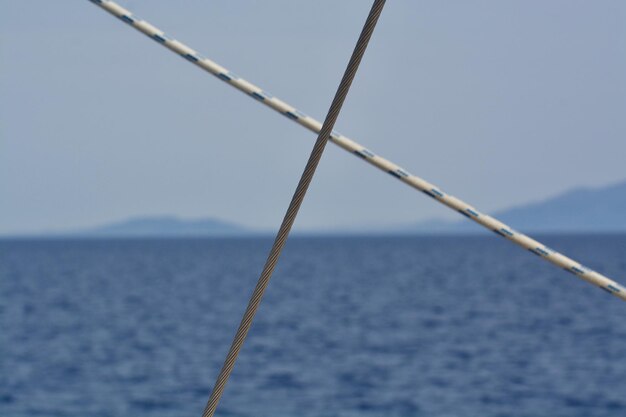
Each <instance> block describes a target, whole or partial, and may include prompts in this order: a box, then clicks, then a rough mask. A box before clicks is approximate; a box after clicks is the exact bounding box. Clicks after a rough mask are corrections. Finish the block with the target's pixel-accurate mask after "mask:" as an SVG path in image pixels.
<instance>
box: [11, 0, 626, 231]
mask: <svg viewBox="0 0 626 417" xmlns="http://www.w3.org/2000/svg"><path fill="white" fill-rule="evenodd" d="M120 4H122V5H123V6H125V7H127V8H129V9H130V10H131V11H133V12H134V13H135V14H136V15H138V16H140V17H143V18H145V19H146V20H148V21H149V22H151V23H153V24H155V25H156V26H157V27H160V28H161V29H163V30H164V31H165V32H166V33H168V34H169V35H171V36H173V37H175V38H177V39H179V40H181V41H183V42H185V43H187V44H189V45H190V46H192V47H193V48H195V49H196V50H198V51H199V52H200V53H202V54H203V55H206V56H207V57H210V58H211V59H213V60H215V61H217V62H218V63H220V64H222V65H223V66H225V67H227V68H229V69H231V70H232V71H234V72H235V73H237V74H239V75H240V76H242V77H244V78H246V79H248V80H250V81H252V82H254V83H257V84H258V85H260V86H261V87H263V88H265V89H266V90H267V91H270V92H272V93H273V94H275V95H276V96H278V97H280V98H282V99H284V100H286V101H287V102H290V103H292V104H294V105H296V106H297V107H299V108H300V109H301V110H303V111H304V112H306V113H308V114H311V115H313V116H315V117H317V118H318V119H322V118H323V116H324V115H325V113H326V110H327V107H328V105H329V103H330V100H331V98H332V95H333V94H334V91H335V88H336V86H337V84H338V82H339V79H340V76H341V73H342V71H343V69H344V67H345V64H346V62H347V59H348V57H349V54H350V52H351V51H352V47H353V45H354V43H355V41H356V38H357V36H358V33H359V31H360V27H361V25H362V23H363V21H364V19H365V16H366V14H367V12H368V10H369V7H370V2H369V1H363V0H350V1H348V0H342V1H339V2H338V1H330V0H323V1H322V0H315V1H287V0H276V1H274V0H266V1H250V0H241V1H226V0H220V1H205V0H202V1H201V0H189V1H185V2H173V1H163V0H150V1H148V0H130V1H120ZM624 22H626V2H624V1H623V0H613V1H605V0H601V1H600V0H599V1H586V0H549V1H545V0H541V1H534V0H517V1H501V0H490V1H471V2H468V1H465V0H458V1H445V2H444V1H437V0H430V1H414V0H389V1H388V4H387V7H386V10H385V11H384V13H383V16H382V18H381V20H380V22H379V25H378V28H377V30H376V33H375V34H374V38H373V41H372V44H371V45H370V48H369V50H368V51H367V54H366V56H365V59H364V61H363V64H362V66H361V70H360V73H359V74H358V76H357V80H356V81H355V83H354V85H353V89H352V91H351V93H350V96H349V97H348V100H347V102H346V105H345V107H344V111H343V113H342V115H341V117H340V119H339V122H338V125H337V128H338V130H339V131H341V132H342V133H344V134H345V135H347V136H349V137H351V138H353V139H355V140H357V141H359V142H361V143H363V144H364V145H366V146H368V147H369V148H370V149H372V150H373V151H375V152H377V153H378V154H381V155H383V156H386V157H388V158H390V159H392V160H393V161H395V162H398V163H400V164H401V165H402V166H404V167H405V168H406V169H408V170H409V171H410V172H412V173H415V174H417V175H420V176H422V177H424V178H425V179H427V180H429V181H431V182H433V183H435V184H437V185H439V186H440V187H442V188H443V190H445V191H447V192H449V193H451V194H454V195H456V196H458V197H461V198H464V199H466V200H468V201H469V202H470V203H472V204H474V205H476V206H477V207H478V208H480V209H482V210H486V211H493V210H496V209H500V208H504V207H508V206H512V205H515V204H518V203H522V202H528V201H531V200H537V199H541V198H545V197H548V196H550V195H553V194H555V193H558V192H561V191H564V190H566V189H568V188H571V187H575V186H581V185H586V186H597V185H604V184H608V183H612V182H616V181H619V180H623V179H624V178H626V163H625V159H626V140H625V138H626V117H625V116H626V25H625V24H624ZM0 98H1V99H0V233H16V232H37V231H42V230H59V229H72V228H79V227H83V226H90V225H94V224H99V223H103V222H108V221H111V220H118V219H122V218H126V217H129V216H135V215H155V214H174V215H179V216H183V217H205V216H211V217H218V218H222V219H225V220H230V221H234V222H238V223H243V224H246V225H251V226H255V227H262V228H275V227H277V225H278V223H279V221H280V219H281V218H282V215H283V213H284V210H285V208H286V206H287V203H288V201H289V199H290V197H291V194H292V192H293V189H294V188H295V185H296V182H297V179H298V177H299V175H300V173H301V170H302V168H303V165H304V163H305V161H306V158H307V156H308V153H309V151H310V149H311V146H312V144H313V140H314V135H313V134H311V133H310V132H308V131H306V130H304V129H302V128H301V127H299V126H298V125H296V124H294V123H290V122H288V121H286V120H285V119H284V118H282V117H280V116H279V115H277V114H275V113H274V112H272V111H270V110H268V109H267V108H265V107H263V106H261V105H259V104H258V103H255V102H254V101H252V100H250V99H249V98H247V97H245V96H244V95H243V94H241V93H239V92H237V91H235V90H233V89H232V88H230V87H228V86H226V85H224V84H222V83H220V82H219V81H218V80H216V79H215V78H213V77H210V76H208V75H207V74H206V73H203V72H202V71H200V70H199V69H198V68H195V67H194V66H192V65H190V64H189V63H187V62H185V61H184V60H182V59H180V58H178V57H176V56H175V55H174V54H172V53H171V52H169V51H167V50H165V49H164V48H162V47H160V46H158V45H157V44H156V43H154V42H151V41H150V40H149V39H147V38H146V37H144V36H143V35H141V34H139V33H138V32H136V31H134V30H132V29H130V28H129V27H127V26H126V25H124V24H122V23H121V22H119V21H117V20H115V19H113V18H112V17H111V16H110V15H108V14H106V13H104V12H103V11H102V10H100V9H99V8H98V7H96V6H94V5H92V4H91V3H90V2H88V1H87V0H80V1H55V2H49V1H15V0H0ZM449 216H454V213H449V211H448V210H447V209H446V208H444V207H442V206H440V205H438V204H436V203H435V202H433V201H431V200H430V199H428V198H426V197H425V196H423V195H422V194H421V193H417V192H414V191H413V190H411V189H410V188H408V187H407V186H404V185H402V184H400V183H399V182H398V181H395V180H394V179H393V178H391V176H389V175H384V174H383V173H381V172H379V171H377V170H376V169H374V168H372V167H370V166H368V165H367V164H364V163H363V162H362V161H360V160H359V159H357V158H355V157H352V156H350V155H348V154H346V153H345V152H344V151H342V150H340V149H339V148H337V147H335V146H330V147H329V148H328V149H327V152H326V154H325V156H324V159H323V161H322V163H321V165H320V168H319V170H318V174H317V176H316V178H315V180H314V184H313V186H312V189H311V190H310V194H309V195H308V197H307V200H306V201H305V204H304V207H303V210H302V213H301V216H300V218H299V219H298V222H297V227H299V228H300V229H311V228H329V227H335V226H339V225H342V226H344V225H346V226H349V225H359V224H376V225H385V224H396V223H402V222H410V221H418V220H421V219H425V218H430V217H449Z"/></svg>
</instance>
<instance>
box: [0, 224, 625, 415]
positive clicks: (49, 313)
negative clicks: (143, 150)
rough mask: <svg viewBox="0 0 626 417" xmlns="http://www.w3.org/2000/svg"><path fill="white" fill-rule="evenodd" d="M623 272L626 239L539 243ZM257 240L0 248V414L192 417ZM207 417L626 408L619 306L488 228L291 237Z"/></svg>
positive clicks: (611, 411)
mask: <svg viewBox="0 0 626 417" xmlns="http://www.w3.org/2000/svg"><path fill="white" fill-rule="evenodd" d="M540 240H543V241H545V243H547V244H548V245H549V246H551V247H552V248H554V249H556V250H560V251H563V252H564V253H566V254H568V255H569V256H571V257H573V258H574V259H577V260H579V261H581V262H583V263H585V264H586V265H588V266H589V267H591V268H594V269H596V270H598V271H599V272H602V273H604V274H606V275H608V276H610V277H613V278H614V279H615V280H617V281H621V282H626V235H563V236H558V235H548V236H541V237H540ZM271 243H272V239H271V238H260V237H255V238H220V239H118V240H115V239H110V240H107V239H91V240H90V239H75V240H72V239H4V240H2V241H0V416H1V417H199V416H200V415H201V414H202V410H203V408H204V406H205V404H206V401H207V399H208V397H209V393H210V391H211V388H212V385H213V383H214V380H215V378H216V376H217V374H218V372H219V370H220V368H221V365H222V361H223V360H224V357H225V355H226V352H227V351H228V348H229V346H230V343H231V340H232V337H233V335H234V333H235V330H236V327H237V325H238V324H239V321H240V319H241V316H242V314H243V311H244V310H245V306H246V304H247V301H248V297H249V296H250V294H251V292H252V289H253V287H254V284H255V283H256V280H257V278H258V275H259V273H260V271H261V269H262V267H263V264H264V261H265V257H266V256H267V253H268V250H269V248H270V246H271ZM217 416H221V417H624V416H626V303H624V302H622V301H621V300H619V299H617V298H616V297H613V296H611V295H610V294H608V293H606V292H604V291H602V290H600V289H598V288H596V287H594V286H592V285H590V284H588V283H586V282H584V281H581V280H580V279H578V278H577V277H575V276H574V275H571V274H569V273H567V272H566V271H563V270H561V269H558V268H555V267H554V266H552V265H550V264H548V263H546V262H544V261H542V260H541V259H540V258H538V257H537V256H535V255H533V254H532V253H529V252H526V251H522V250H520V249H519V248H518V247H515V246H514V245H511V244H510V243H508V242H507V241H506V240H504V239H502V238H500V237H498V236H496V235H494V236H488V235H484V236H483V235H477V236H439V237H427V236H422V237H406V236H405V237H402V236H398V237H389V236H378V237H376V236H371V237H367V236H353V237H305V236H300V237H294V238H293V239H290V241H289V242H288V244H287V247H286V248H285V251H284V252H283V255H282V257H281V259H280V262H279V265H278V268H277V270H276V272H275V274H274V277H273V278H272V281H271V283H270V285H269V288H268V290H267V293H266V296H265V298H264V300H263V303H262V305H261V308H260V309H259V311H258V315H257V317H256V319H255V322H254V324H253V327H252V330H251V332H250V334H249V337H248V340H247V341H246V344H245V346H244V348H243V350H242V352H241V354H240V356H239V360H238V362H237V364H236V367H235V371H234V373H233V375H232V377H231V379H230V381H229V382H228V384H227V386H226V391H225V394H224V397H223V399H222V401H221V403H220V405H219V408H218V413H217Z"/></svg>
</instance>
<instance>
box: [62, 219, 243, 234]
mask: <svg viewBox="0 0 626 417" xmlns="http://www.w3.org/2000/svg"><path fill="white" fill-rule="evenodd" d="M252 233H254V231H252V230H250V229H248V228H246V227H244V226H240V225H238V224H235V223H230V222H226V221H222V220H218V219H212V218H209V219H196V220H186V219H181V218H178V217H175V216H156V217H136V218H132V219H128V220H124V221H120V222H115V223H111V224H106V225H103V226H99V227H94V228H92V229H86V230H81V231H77V232H73V233H68V234H69V235H72V236H88V237H195V236H198V237H200V236H206V237H210V236H215V237H219V236H242V235H249V234H252Z"/></svg>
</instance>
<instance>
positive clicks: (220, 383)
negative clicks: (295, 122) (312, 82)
mask: <svg viewBox="0 0 626 417" xmlns="http://www.w3.org/2000/svg"><path fill="white" fill-rule="evenodd" d="M385 1H386V0H374V4H373V5H372V9H371V10H370V13H369V15H368V16H367V20H366V21H365V25H364V26H363V30H362V31H361V35H360V36H359V40H358V41H357V43H356V46H355V48H354V51H353V52H352V56H351V57H350V61H349V62H348V66H347V68H346V71H345V72H344V74H343V78H342V79H341V82H340V83H339V87H338V88H337V92H336V93H335V98H334V99H333V101H332V104H331V105H330V109H329V110H328V114H327V115H326V119H325V120H324V124H323V125H322V129H321V130H320V133H319V135H318V136H317V141H316V142H315V145H314V146H313V150H312V151H311V155H310V156H309V160H308V161H307V163H306V167H305V168H304V172H303V173H302V177H300V182H298V186H297V188H296V191H295V193H294V194H293V197H292V199H291V202H290V203H289V208H288V209H287V213H285V217H284V218H283V222H282V223H281V225H280V228H279V229H278V234H277V235H276V239H275V240H274V245H273V246H272V250H271V251H270V254H269V256H268V258H267V261H266V262H265V266H264V267H263V272H261V276H260V277H259V281H258V282H257V285H256V288H255V289H254V292H253V293H252V297H251V298H250V301H249V302H248V308H246V312H245V313H244V315H243V319H241V324H239V328H238V329H237V334H236V335H235V339H234V340H233V343H232V345H231V346H230V350H229V351H228V355H227V356H226V360H225V361H224V366H223V367H222V370H221V371H220V374H219V376H218V377H217V381H216V382H215V386H214V387H213V391H212V392H211V397H210V398H209V401H208V402H207V405H206V408H205V409H204V412H203V413H202V417H212V416H213V414H214V413H215V409H216V408H217V404H218V403H219V401H220V398H221V396H222V393H223V392H224V387H225V386H226V382H227V381H228V378H229V377H230V374H231V372H232V371H233V367H234V366H235V361H236V360H237V356H238V355H239V351H240V350H241V347H242V346H243V343H244V341H245V339H246V336H247V334H248V331H249V330H250V326H252V320H253V319H254V315H255V314H256V312H257V309H258V308H259V304H260V303H261V299H262V298H263V293H264V292H265V289H266V288H267V285H268V283H269V281H270V278H271V277H272V273H273V272H274V269H275V268H276V263H277V262H278V258H279V257H280V253H281V252H282V250H283V247H284V246H285V243H286V242H287V237H288V236H289V231H290V230H291V226H292V225H293V223H294V221H295V220H296V216H297V215H298V210H299V209H300V206H301V205H302V201H303V200H304V196H305V194H306V191H307V189H308V188H309V184H311V180H312V179H313V175H314V174H315V169H316V168H317V165H318V164H319V161H320V159H321V157H322V153H323V152H324V148H325V147H326V143H327V142H328V138H329V137H330V133H331V132H332V130H333V127H334V126H335V122H336V121H337V117H338V116H339V112H340V111H341V107H342V106H343V103H344V101H345V99H346V96H347V95H348V90H349V89H350V85H351V84H352V80H354V76H355V74H356V71H357V69H358V68H359V64H360V63H361V58H363V54H364V53H365V49H366V48H367V44H368V43H369V40H370V38H371V36H372V33H373V32H374V28H375V27H376V22H377V21H378V18H379V17H380V14H381V12H382V11H383V7H384V6H385Z"/></svg>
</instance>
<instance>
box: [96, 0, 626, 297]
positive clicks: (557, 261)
mask: <svg viewBox="0 0 626 417" xmlns="http://www.w3.org/2000/svg"><path fill="white" fill-rule="evenodd" d="M89 1H91V2H92V3H95V4H97V5H98V6H100V7H101V8H103V9H104V10H106V11H107V12H109V13H111V14H112V15H113V16H115V17H117V18H119V19H121V20H122V21H124V22H125V23H127V24H129V25H130V26H132V27H133V28H135V29H137V30H138V31H140V32H142V33H143V34H145V35H147V36H149V37H150V38H152V39H153V40H155V41H156V42H158V43H160V44H161V45H163V46H165V47H166V48H168V49H169V50H171V51H172V52H174V53H176V54H178V55H180V56H182V57H183V58H185V59H187V60H188V61H190V62H192V63H193V64H195V65H197V66H198V67H200V68H202V69H203V70H205V71H207V72H209V73H210V74H212V75H215V76H216V77H218V78H219V79H220V80H222V81H224V82H226V83H227V84H229V85H231V86H233V87H235V88H237V89H238V90H240V91H242V92H243V93H245V94H247V95H249V96H251V97H253V98H254V99H256V100H257V101H259V102H261V103H263V104H265V105H266V106H268V107H270V108H272V109H274V110H276V111H277V112H279V113H281V114H282V115H284V116H286V117H288V118H289V119H291V120H293V121H295V122H296V123H298V124H300V125H301V126H304V127H305V128H307V129H309V130H310V131H312V132H314V133H316V134H319V132H320V130H321V128H322V123H320V122H319V121H317V120H315V119H313V118H312V117H310V116H308V115H306V114H304V113H302V112H300V111H299V110H297V109H296V108H295V107H293V106H291V105H290V104H287V103H285V102H284V101H282V100H280V99H278V98H276V97H274V96H272V95H271V94H269V93H267V92H266V91H264V90H263V89H262V88H259V87H257V86H256V85H254V84H252V83H250V82H248V81H246V80H244V79H243V78H240V77H238V76H236V75H235V74H233V73H232V72H230V71H229V70H227V69H226V68H224V67H222V66H221V65H219V64H217V63H215V62H213V61H211V60H210V59H208V58H205V57H203V56H200V55H199V54H198V52H196V51H195V50H193V49H191V48H190V47H188V46H187V45H185V44H183V43H181V42H179V41H177V40H175V39H172V38H169V37H167V36H166V35H165V33H163V31H161V30H159V29H157V28H156V27H154V26H152V25H151V24H150V23H148V22H146V21H145V20H142V19H139V18H137V17H135V16H134V15H133V14H132V13H131V12H129V11H128V10H126V9H124V8H123V7H121V6H120V5H118V4H117V3H115V2H113V1H109V0H89ZM330 141H331V142H333V143H335V144H336V145H338V146H340V147H341V148H343V149H345V150H346V151H348V152H350V153H353V154H355V155H357V156H359V157H360V158H362V159H363V160H365V161H367V162H369V163H370V164H372V165H374V166H375V167H377V168H379V169H381V170H383V171H385V172H387V173H389V174H391V175H393V176H394V177H395V178H397V179H399V180H400V181H402V182H404V183H405V184H408V185H409V186H411V187H413V188H415V189H417V190H419V191H422V192H423V193H425V194H427V195H428V196H430V197H432V198H433V199H434V200H436V201H438V202H439V203H441V204H444V205H446V206H448V207H449V208H451V209H453V210H456V211H458V212H459V213H461V214H462V215H464V216H465V217H467V218H469V219H471V220H473V221H474V222H476V223H478V224H480V225H481V226H483V227H485V228H487V229H489V230H491V231H493V232H495V233H497V234H498V235H500V236H502V237H504V238H506V239H508V240H509V241H511V242H513V243H516V244H517V245H519V246H521V247H522V248H524V249H526V250H528V251H530V252H532V253H534V254H535V255H537V256H539V257H541V258H542V259H545V260H546V261H548V262H550V263H552V264H554V265H556V266H557V267H560V268H563V269H565V270H566V271H568V272H570V273H572V274H574V275H576V276H577V277H579V278H581V279H583V280H585V281H587V282H590V283H591V284H594V285H597V286H598V287H600V288H602V289H603V290H605V291H608V292H609V293H611V294H613V295H615V296H616V297H619V298H621V299H622V300H625V301H626V288H625V287H624V286H622V285H620V284H618V283H617V282H615V281H613V280H611V279H610V278H608V277H606V276H604V275H602V274H600V273H598V272H596V271H594V270H592V269H589V268H587V267H585V266H583V265H581V264H580V263H578V262H576V261H574V260H573V259H571V258H568V257H567V256H565V255H563V254H561V253H559V252H557V251H554V250H552V249H550V248H548V247H547V246H545V245H543V244H542V243H540V242H538V241H536V240H535V239H532V238H530V237H529V236H526V235H525V234H523V233H520V232H517V231H516V230H514V229H512V228H511V227H509V226H507V225H506V224H504V223H502V222H501V221H499V220H497V219H495V218H493V217H491V216H489V215H487V214H483V213H481V212H479V211H478V210H477V209H476V208H474V207H473V206H471V205H470V204H467V203H465V202H464V201H461V200H459V199H458V198H456V197H454V196H452V195H450V194H446V193H444V192H443V191H442V190H441V189H439V188H438V187H437V186H435V185H433V184H431V183H429V182H428V181H426V180H424V179H422V178H420V177H418V176H415V175H413V174H410V173H409V172H407V171H406V170H405V169H403V168H402V167H400V166H399V165H397V164H395V163H393V162H391V161H389V160H388V159H385V158H383V157H381V156H379V155H376V154H375V153H373V152H372V151H370V150H369V149H367V148H365V147H364V146H362V145H360V144H358V143H357V142H355V141H353V140H351V139H348V138H347V137H345V136H343V135H342V134H340V133H338V132H336V131H333V133H332V134H331V135H330Z"/></svg>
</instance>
